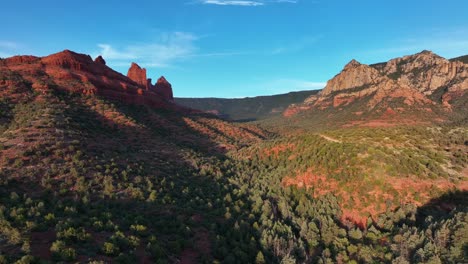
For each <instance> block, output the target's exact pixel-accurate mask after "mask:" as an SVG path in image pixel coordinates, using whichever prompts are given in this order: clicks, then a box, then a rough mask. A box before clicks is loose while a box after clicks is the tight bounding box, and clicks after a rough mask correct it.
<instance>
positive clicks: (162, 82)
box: [154, 76, 174, 101]
mask: <svg viewBox="0 0 468 264" xmlns="http://www.w3.org/2000/svg"><path fill="white" fill-rule="evenodd" d="M154 89H155V91H156V93H158V94H160V95H161V96H162V97H163V98H164V99H166V100H169V101H174V95H173V93H172V85H171V84H170V83H169V82H168V81H167V80H166V78H164V76H161V77H160V78H159V79H158V81H157V82H156V84H155V85H154Z"/></svg>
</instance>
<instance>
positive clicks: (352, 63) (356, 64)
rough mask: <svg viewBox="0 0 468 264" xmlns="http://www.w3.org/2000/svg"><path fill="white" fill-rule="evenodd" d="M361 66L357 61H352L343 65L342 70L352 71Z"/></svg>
mask: <svg viewBox="0 0 468 264" xmlns="http://www.w3.org/2000/svg"><path fill="white" fill-rule="evenodd" d="M360 65H362V64H361V63H360V62H359V61H357V60H355V59H352V60H351V61H350V62H348V64H346V65H345V67H344V69H345V70H346V69H352V68H356V67H358V66H360Z"/></svg>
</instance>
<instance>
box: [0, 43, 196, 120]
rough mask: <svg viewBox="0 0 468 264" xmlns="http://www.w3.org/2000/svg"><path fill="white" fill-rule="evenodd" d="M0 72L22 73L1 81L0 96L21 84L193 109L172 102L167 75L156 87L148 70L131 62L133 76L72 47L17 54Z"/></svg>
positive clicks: (1, 64) (2, 64)
mask: <svg viewBox="0 0 468 264" xmlns="http://www.w3.org/2000/svg"><path fill="white" fill-rule="evenodd" d="M0 71H1V72H12V73H13V72H14V74H12V76H20V78H16V77H15V78H16V79H11V80H10V79H6V80H2V81H1V82H0V96H1V94H3V93H11V92H12V91H19V90H20V89H19V87H23V88H24V89H30V88H31V87H32V89H34V90H38V91H44V90H48V89H58V90H64V91H68V92H75V93H82V94H86V95H90V96H93V95H98V96H103V97H106V98H110V99H115V100H120V101H123V102H126V103H132V104H145V105H148V106H151V107H155V108H165V109H172V110H176V111H184V112H186V111H190V112H191V111H192V110H189V109H186V108H183V107H181V106H178V105H176V104H175V103H173V102H172V99H173V96H172V88H171V85H170V84H169V82H167V80H165V79H164V78H162V79H161V80H159V81H158V84H157V85H156V87H153V86H152V85H151V79H146V70H145V69H141V68H140V67H139V66H138V65H137V64H132V67H131V68H130V70H129V76H130V77H132V78H133V79H131V78H129V77H127V76H124V75H122V74H120V73H118V72H116V71H114V70H112V69H111V68H109V67H108V66H106V65H105V61H104V59H103V58H102V57H101V56H99V57H97V58H96V59H95V60H94V61H93V59H92V58H91V57H90V56H89V55H85V54H79V53H75V52H72V51H69V50H65V51H62V52H59V53H55V54H52V55H49V56H46V57H34V56H15V57H11V58H7V59H3V60H0Z"/></svg>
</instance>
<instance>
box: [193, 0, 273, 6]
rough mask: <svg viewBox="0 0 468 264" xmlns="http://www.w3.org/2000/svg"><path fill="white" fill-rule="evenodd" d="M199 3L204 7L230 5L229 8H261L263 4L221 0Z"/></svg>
mask: <svg viewBox="0 0 468 264" xmlns="http://www.w3.org/2000/svg"><path fill="white" fill-rule="evenodd" d="M201 3H203V4H206V5H224V6H227V5H230V6H262V5H264V3H262V2H256V1H240V0H239V1H223V0H204V1H202V2H201Z"/></svg>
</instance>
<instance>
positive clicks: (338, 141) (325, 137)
mask: <svg viewBox="0 0 468 264" xmlns="http://www.w3.org/2000/svg"><path fill="white" fill-rule="evenodd" d="M318 135H319V136H321V137H322V138H324V139H326V140H328V141H331V142H335V143H343V142H342V141H341V140H338V139H336V138H332V137H329V136H325V135H323V134H318Z"/></svg>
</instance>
